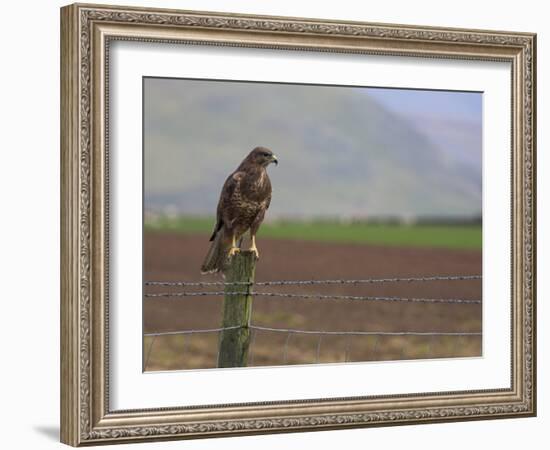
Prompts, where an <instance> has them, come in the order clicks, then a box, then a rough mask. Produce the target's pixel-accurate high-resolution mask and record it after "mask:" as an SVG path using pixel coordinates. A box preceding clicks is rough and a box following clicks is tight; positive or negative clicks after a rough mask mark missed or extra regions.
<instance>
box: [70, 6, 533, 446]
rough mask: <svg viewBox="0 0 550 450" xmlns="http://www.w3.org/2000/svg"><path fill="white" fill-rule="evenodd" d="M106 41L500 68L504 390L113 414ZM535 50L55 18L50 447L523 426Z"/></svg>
mask: <svg viewBox="0 0 550 450" xmlns="http://www.w3.org/2000/svg"><path fill="white" fill-rule="evenodd" d="M112 40H138V41H158V42H178V43H187V44H193V43H202V44H210V45H220V46H242V47H245V46H246V47H260V48H268V49H294V50H307V51H324V52H348V53H365V54H376V53H378V54H384V55H408V56H417V57H426V58H441V57H443V58H458V59H471V60H498V61H507V62H510V63H511V66H512V80H513V81H512V86H511V94H512V97H511V98H512V111H513V112H512V118H511V123H512V186H511V190H512V269H511V270H512V361H511V370H512V385H511V387H510V388H509V389H500V390H486V391H468V392H449V393H425V394H410V395H399V396H389V397H371V398H365V397H354V398H347V399H324V400H310V401H299V400H295V401H290V402H270V403H268V402H264V403H254V404H240V405H230V406H227V405H226V406H223V405H214V406H209V407H193V408H186V407H182V408H175V409H162V410H135V411H111V410H110V409H109V398H108V333H107V325H108V301H107V286H108V271H107V265H106V256H107V253H108V240H107V234H106V229H107V225H108V224H107V223H106V220H107V218H108V215H107V214H106V212H107V208H108V197H107V196H106V186H107V185H108V181H109V180H108V173H107V171H106V167H107V163H108V147H107V144H108V140H107V138H108V131H109V130H108V110H107V109H106V104H107V102H106V98H107V95H108V92H107V88H108V83H107V78H106V77H107V76H108V74H107V73H106V67H107V62H108V57H109V43H110V42H111V41H112ZM535 51H536V36H535V35H534V34H529V33H509V32H500V31H482V30H464V29H443V28H432V27H416V26H404V25H383V24H372V23H358V22H347V23H342V22H334V21H328V20H312V19H296V18H287V17H258V16H247V15H238V14H225V13H224V14H219V13H205V12H189V11H174V10H158V9H142V8H129V7H114V6H99V5H80V4H75V5H71V6H66V7H64V8H62V9H61V186H62V188H61V205H62V208H61V238H62V239H61V241H62V247H61V292H62V294H61V440H62V442H65V443H67V444H70V445H74V446H78V445H86V444H103V443H117V442H128V441H143V440H160V439H177V438H198V437H209V436H212V437H213V436H230V435H238V434H240V435H242V434H258V433H274V432H292V431H294V432H295V431H310V430H322V429H333V428H345V427H347V428H350V427H366V426H379V425H390V424H393V425H395V424H411V423H425V422H441V421H449V420H470V419H489V418H502V417H520V416H533V415H535V411H536V397H535V381H536V367H535V360H536V358H535V259H536V257H535V217H536V216H535V137H536V135H535V84H536V79H535ZM503 157H505V156H504V155H503Z"/></svg>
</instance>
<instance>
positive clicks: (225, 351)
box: [218, 251, 256, 367]
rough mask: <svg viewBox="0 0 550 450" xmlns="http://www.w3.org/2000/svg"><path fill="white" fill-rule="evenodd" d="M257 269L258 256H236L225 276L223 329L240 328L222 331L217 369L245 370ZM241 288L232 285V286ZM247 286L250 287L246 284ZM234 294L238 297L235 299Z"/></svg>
mask: <svg viewBox="0 0 550 450" xmlns="http://www.w3.org/2000/svg"><path fill="white" fill-rule="evenodd" d="M255 268H256V255H255V254H254V253H253V252H250V251H241V252H239V253H237V254H235V255H234V256H233V257H232V258H231V261H230V263H229V267H228V268H227V270H226V272H225V281H226V283H228V284H226V286H225V292H226V294H227V293H232V294H233V295H225V297H224V300H223V318H222V327H223V328H228V327H240V328H235V329H233V330H223V331H222V332H221V336H220V346H219V349H218V367H246V365H247V364H248V346H249V344H250V328H248V325H249V324H250V318H251V316H252V283H254V271H255ZM233 282H234V283H238V284H230V283H233ZM247 283H248V284H247ZM235 293H237V294H236V295H235Z"/></svg>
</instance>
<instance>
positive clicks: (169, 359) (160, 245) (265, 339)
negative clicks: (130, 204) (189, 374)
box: [144, 233, 482, 370]
mask: <svg viewBox="0 0 550 450" xmlns="http://www.w3.org/2000/svg"><path fill="white" fill-rule="evenodd" d="M258 246H259V250H260V260H259V261H258V264H257V268H256V281H270V280H307V279H315V280H323V279H363V278H393V277H414V276H433V275H471V274H481V268H482V258H481V252H480V251H470V250H446V249H425V248H395V247H381V246H367V245H354V244H329V243H321V242H303V241H291V240H269V239H261V240H259V242H258ZM207 247H208V242H207V238H206V237H205V236H185V235H181V234H176V233H146V234H145V239H144V259H145V267H144V279H145V280H148V281H152V280H154V281H220V280H221V277H220V276H217V275H208V276H204V275H201V274H200V271H199V267H200V264H201V262H202V258H203V257H204V254H205V253H206V250H207ZM182 290H190V288H181V287H180V288H167V287H147V289H146V292H148V293H153V292H168V291H182ZM197 290H205V289H204V288H198V289H197ZM216 290H218V289H216ZM256 290H257V291H260V290H266V291H270V292H289V293H321V294H347V295H358V296H364V295H369V296H370V295H373V296H401V297H408V298H410V297H425V298H460V299H481V281H480V280H468V281H437V282H415V283H389V284H379V285H373V284H368V285H359V286H350V285H346V286H342V285H321V286H288V287H286V286H284V287H279V286H269V287H267V288H260V287H257V288H256ZM222 302H223V297H222V296H206V297H177V298H155V299H150V298H149V299H145V300H144V332H146V333H148V332H157V331H175V330H188V329H203V328H216V327H219V326H220V322H221V306H222ZM481 310H482V308H481V305H476V304H473V305H472V304H428V303H414V304H411V303H402V302H376V301H353V300H319V299H312V300H301V299H285V298H269V297H257V298H255V299H254V305H253V317H252V323H254V324H256V325H263V326H271V327H277V328H293V329H303V330H324V331H358V330H360V331H423V332H427V331H438V332H463V331H464V332H478V331H480V330H481ZM252 341H253V342H252V345H251V352H250V358H249V359H250V361H249V365H281V364H308V363H316V362H321V363H324V362H343V361H367V360H388V359H413V358H433V357H450V356H479V355H480V354H481V339H480V338H479V337H475V336H474V337H436V338H434V337H410V336H405V337H395V336H391V337H387V336H386V337H379V338H377V337H374V336H351V337H345V336H326V335H325V336H323V337H322V339H321V341H320V340H319V336H318V335H306V336H304V335H297V334H291V335H290V336H289V334H288V333H279V332H268V331H255V332H253V336H252ZM217 342H218V335H217V333H208V334H193V335H191V336H190V335H186V336H182V335H176V336H167V337H164V336H163V337H157V338H151V337H147V338H145V341H144V358H145V360H146V362H147V364H146V370H172V369H190V368H208V367H215V364H216V352H217Z"/></svg>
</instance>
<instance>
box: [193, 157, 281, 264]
mask: <svg viewBox="0 0 550 450" xmlns="http://www.w3.org/2000/svg"><path fill="white" fill-rule="evenodd" d="M271 163H275V164H278V161H277V157H276V156H275V155H274V154H273V152H272V151H271V150H269V149H268V148H265V147H256V148H255V149H254V150H252V151H251V152H250V153H249V154H248V156H247V157H246V158H245V159H244V160H243V162H241V164H240V165H239V167H237V170H235V171H234V172H233V173H232V174H231V175H229V177H228V178H227V180H226V181H225V183H224V185H223V187H222V192H221V195H220V200H219V202H218V209H217V214H216V225H215V226H214V231H213V233H212V236H211V237H210V241H211V242H212V244H210V249H209V250H208V253H207V255H206V258H205V259H204V262H203V263H202V266H201V272H202V273H203V274H205V273H215V272H220V271H221V272H223V271H224V267H225V265H226V263H227V261H228V259H229V257H231V256H233V255H234V254H235V253H237V252H239V248H238V247H237V241H239V240H240V239H241V238H242V237H243V235H244V234H245V233H246V232H247V231H248V230H250V238H251V246H250V251H253V252H254V253H255V254H256V257H257V258H258V257H259V254H258V249H257V248H256V233H257V232H258V228H260V224H261V223H262V221H263V220H264V216H265V212H266V210H267V208H269V203H270V202H271V181H270V180H269V176H268V175H267V170H266V168H267V166H269V164H271Z"/></svg>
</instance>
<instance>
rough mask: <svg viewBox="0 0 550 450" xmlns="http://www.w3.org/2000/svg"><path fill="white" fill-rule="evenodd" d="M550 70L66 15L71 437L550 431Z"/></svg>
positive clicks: (414, 35)
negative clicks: (546, 194)
mask: <svg viewBox="0 0 550 450" xmlns="http://www.w3.org/2000/svg"><path fill="white" fill-rule="evenodd" d="M535 57H536V36H535V35H534V34H531V33H517V32H513V33H512V32H504V31H486V30H465V29H446V28H433V27H422V26H408V25H407V26H405V25H385V24H372V23H359V22H347V23H342V22H336V21H327V20H315V19H302V18H300V19H298V18H285V17H264V16H262V17H260V16H247V15H239V14H227V13H223V14H222V13H210V12H196V11H174V10H162V9H143V8H130V7H114V6H94V5H81V4H75V5H70V6H66V7H64V8H62V9H61V92H62V98H61V111H62V116H61V172H62V180H61V181H62V192H61V200H62V202H61V203H62V211H61V225H62V248H61V256H62V258H61V261H62V271H61V273H62V278H61V288H62V289H61V292H62V297H61V312H62V320H61V322H62V323H61V326H62V329H61V355H62V361H61V368H62V373H61V403H62V405H61V406H62V408H61V410H62V414H61V440H62V442H64V443H66V444H70V445H73V446H79V445H86V444H88V445H89V444H106V443H122V442H133V441H136V442H137V441H144V440H160V439H186V438H199V437H216V436H230V435H237V434H239V435H242V434H259V433H274V432H296V431H312V430H323V429H336V428H344V427H367V426H381V425H390V424H392V425H399V424H413V423H414V424H420V423H427V422H441V421H458V420H472V419H493V418H495V419H496V418H503V417H528V416H533V415H535V414H536V370H535V369H536V367H535V364H536V352H535V329H536V327H535V325H536V323H535V319H536V317H535V260H536V258H535V250H536V247H535V231H536V214H535V145H536V129H535V127H536V122H535V87H536V73H535V68H536V60H535Z"/></svg>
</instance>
